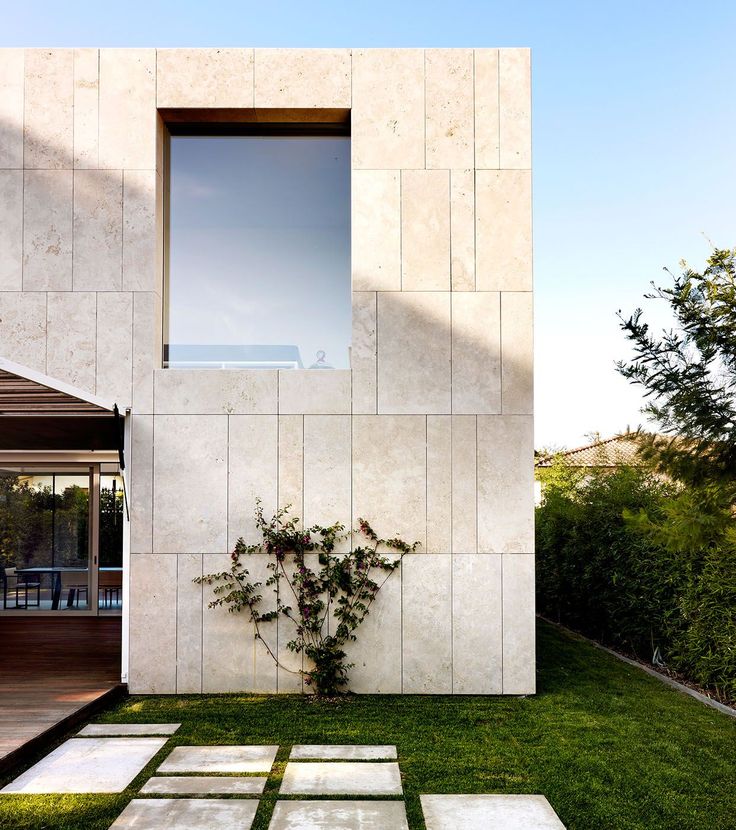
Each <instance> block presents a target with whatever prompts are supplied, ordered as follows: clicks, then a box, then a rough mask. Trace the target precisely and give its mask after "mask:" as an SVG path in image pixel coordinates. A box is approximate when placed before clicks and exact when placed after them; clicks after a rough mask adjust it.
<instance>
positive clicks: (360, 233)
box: [350, 170, 401, 291]
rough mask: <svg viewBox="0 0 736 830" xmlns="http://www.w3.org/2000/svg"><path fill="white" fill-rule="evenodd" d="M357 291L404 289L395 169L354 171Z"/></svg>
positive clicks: (399, 205)
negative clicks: (402, 286) (402, 287)
mask: <svg viewBox="0 0 736 830" xmlns="http://www.w3.org/2000/svg"><path fill="white" fill-rule="evenodd" d="M351 201H352V206H351V216H350V220H351V238H352V248H351V256H352V272H353V290H354V291H399V290H400V289H401V180H400V174H399V173H397V172H396V171H394V170H353V173H352V181H351Z"/></svg>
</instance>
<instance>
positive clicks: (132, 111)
mask: <svg viewBox="0 0 736 830" xmlns="http://www.w3.org/2000/svg"><path fill="white" fill-rule="evenodd" d="M99 141H100V162H99V163H100V167H101V168H103V169H110V168H112V169H115V170H119V169H123V168H131V169H133V170H155V169H156V50H155V49H100V137H99Z"/></svg>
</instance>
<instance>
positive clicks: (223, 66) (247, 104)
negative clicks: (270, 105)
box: [156, 49, 253, 109]
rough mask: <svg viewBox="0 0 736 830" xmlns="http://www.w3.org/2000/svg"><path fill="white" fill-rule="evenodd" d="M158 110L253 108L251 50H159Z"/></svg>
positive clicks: (157, 56) (157, 54)
mask: <svg viewBox="0 0 736 830" xmlns="http://www.w3.org/2000/svg"><path fill="white" fill-rule="evenodd" d="M156 58H157V66H156V69H157V80H158V83H157V90H156V104H157V106H159V107H163V108H165V107H171V108H177V107H207V108H214V107H223V108H245V109H250V108H251V107H252V106H253V50H252V49H158V50H157V53H156Z"/></svg>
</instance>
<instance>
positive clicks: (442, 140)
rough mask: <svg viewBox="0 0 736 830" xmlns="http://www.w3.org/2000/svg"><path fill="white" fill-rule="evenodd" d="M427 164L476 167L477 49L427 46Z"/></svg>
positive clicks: (429, 166) (447, 166) (428, 165)
mask: <svg viewBox="0 0 736 830" xmlns="http://www.w3.org/2000/svg"><path fill="white" fill-rule="evenodd" d="M425 71H426V73H427V80H426V84H427V89H426V96H427V167H428V168H439V169H444V168H449V167H473V165H474V156H475V151H474V147H473V129H474V111H473V110H474V106H473V105H474V102H473V50H472V49H427V50H426V51H425Z"/></svg>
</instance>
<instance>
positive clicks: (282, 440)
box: [278, 415, 304, 519]
mask: <svg viewBox="0 0 736 830" xmlns="http://www.w3.org/2000/svg"><path fill="white" fill-rule="evenodd" d="M303 496H304V417H303V416H302V415H279V498H278V503H279V507H286V506H287V505H291V508H290V510H289V513H290V515H291V516H298V517H299V518H300V519H301V518H303V516H304V500H303Z"/></svg>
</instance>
